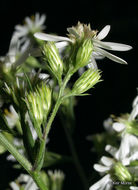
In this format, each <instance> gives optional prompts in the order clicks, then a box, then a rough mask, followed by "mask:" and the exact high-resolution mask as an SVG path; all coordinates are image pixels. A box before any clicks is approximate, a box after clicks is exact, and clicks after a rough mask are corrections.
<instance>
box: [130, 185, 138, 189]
mask: <svg viewBox="0 0 138 190" xmlns="http://www.w3.org/2000/svg"><path fill="white" fill-rule="evenodd" d="M130 190H138V187H135V186H131V187H130Z"/></svg>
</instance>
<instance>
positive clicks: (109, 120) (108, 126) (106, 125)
mask: <svg viewBox="0 0 138 190" xmlns="http://www.w3.org/2000/svg"><path fill="white" fill-rule="evenodd" d="M112 125H113V119H112V118H111V117H109V118H107V119H106V120H104V121H103V126H104V128H105V129H106V131H107V132H109V133H113V128H112Z"/></svg>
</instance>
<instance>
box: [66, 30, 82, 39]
mask: <svg viewBox="0 0 138 190" xmlns="http://www.w3.org/2000/svg"><path fill="white" fill-rule="evenodd" d="M67 31H68V32H69V33H70V34H73V35H74V36H76V37H77V38H79V37H80V36H79V34H78V33H77V32H76V31H75V30H74V29H73V28H67Z"/></svg>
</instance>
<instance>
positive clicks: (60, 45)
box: [55, 41, 69, 49]
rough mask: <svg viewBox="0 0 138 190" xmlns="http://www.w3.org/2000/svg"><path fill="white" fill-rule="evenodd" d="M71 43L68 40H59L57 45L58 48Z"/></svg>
mask: <svg viewBox="0 0 138 190" xmlns="http://www.w3.org/2000/svg"><path fill="white" fill-rule="evenodd" d="M68 44H69V43H68V42H67V41H63V42H57V43H56V44H55V45H56V47H57V48H58V49H61V48H65V47H66V46H67V45H68Z"/></svg>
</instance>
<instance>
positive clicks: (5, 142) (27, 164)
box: [0, 133, 32, 173]
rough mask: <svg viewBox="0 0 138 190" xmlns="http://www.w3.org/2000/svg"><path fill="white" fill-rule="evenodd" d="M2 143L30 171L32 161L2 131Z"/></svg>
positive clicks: (0, 138) (0, 140)
mask: <svg viewBox="0 0 138 190" xmlns="http://www.w3.org/2000/svg"><path fill="white" fill-rule="evenodd" d="M0 143H1V144H2V145H3V146H4V147H5V148H6V149H7V150H8V151H9V152H10V153H11V154H12V155H13V156H14V157H15V158H16V160H17V161H18V162H19V163H20V164H21V165H22V166H23V167H24V168H25V170H26V171H27V172H28V173H30V171H31V168H32V165H31V163H30V162H29V161H28V160H27V159H26V158H25V157H24V156H22V155H21V154H20V153H19V152H18V150H17V149H16V148H15V147H14V145H12V144H11V143H10V142H9V141H8V140H7V138H6V137H5V136H4V135H3V134H2V133H0Z"/></svg>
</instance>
